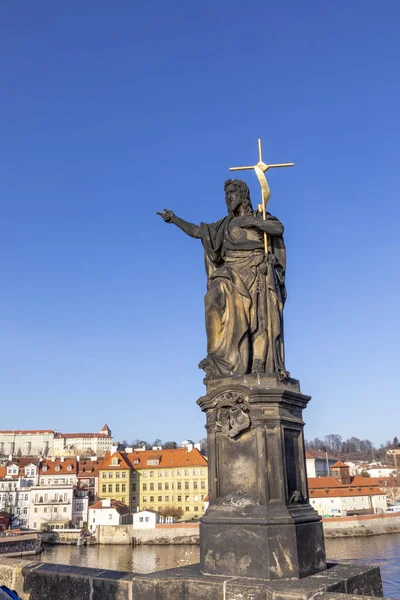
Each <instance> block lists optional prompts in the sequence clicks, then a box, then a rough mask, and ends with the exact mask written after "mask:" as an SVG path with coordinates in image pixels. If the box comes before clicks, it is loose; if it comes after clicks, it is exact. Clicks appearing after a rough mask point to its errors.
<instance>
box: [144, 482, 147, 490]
mask: <svg viewBox="0 0 400 600" xmlns="http://www.w3.org/2000/svg"><path fill="white" fill-rule="evenodd" d="M143 491H144V492H147V483H144V484H143Z"/></svg>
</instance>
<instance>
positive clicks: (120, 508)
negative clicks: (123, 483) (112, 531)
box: [89, 500, 130, 515]
mask: <svg viewBox="0 0 400 600" xmlns="http://www.w3.org/2000/svg"><path fill="white" fill-rule="evenodd" d="M92 508H93V509H95V510H103V509H104V510H109V509H110V508H114V509H115V510H116V511H117V512H118V513H119V514H120V515H127V514H128V513H129V512H130V510H129V507H128V506H127V505H126V504H123V503H122V502H119V500H111V506H103V504H102V502H101V500H100V501H99V502H95V503H94V504H91V505H90V506H89V509H92Z"/></svg>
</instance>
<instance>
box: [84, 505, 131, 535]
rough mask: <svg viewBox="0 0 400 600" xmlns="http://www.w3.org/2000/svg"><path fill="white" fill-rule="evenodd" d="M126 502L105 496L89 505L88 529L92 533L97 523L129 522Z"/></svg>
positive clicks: (120, 523)
mask: <svg viewBox="0 0 400 600" xmlns="http://www.w3.org/2000/svg"><path fill="white" fill-rule="evenodd" d="M131 518H132V517H131V514H130V512H129V508H128V507H127V506H126V504H123V503H122V502H118V500H111V499H110V498H106V499H104V500H100V501H99V502H96V503H95V504H92V505H91V506H89V520H88V525H89V530H90V531H92V532H93V533H94V531H95V530H96V527H97V525H123V524H124V523H129V522H131Z"/></svg>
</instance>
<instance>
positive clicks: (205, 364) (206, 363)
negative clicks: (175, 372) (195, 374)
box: [199, 356, 217, 379]
mask: <svg viewBox="0 0 400 600" xmlns="http://www.w3.org/2000/svg"><path fill="white" fill-rule="evenodd" d="M199 369H203V371H204V373H205V374H206V379H212V378H213V377H215V376H216V375H217V374H216V373H215V371H214V369H213V365H212V364H211V362H210V360H209V358H208V356H207V357H206V358H203V360H201V361H200V362H199Z"/></svg>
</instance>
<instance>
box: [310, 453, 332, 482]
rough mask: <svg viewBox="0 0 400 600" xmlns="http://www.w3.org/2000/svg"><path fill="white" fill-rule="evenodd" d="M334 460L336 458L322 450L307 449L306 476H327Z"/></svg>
mask: <svg viewBox="0 0 400 600" xmlns="http://www.w3.org/2000/svg"><path fill="white" fill-rule="evenodd" d="M336 461H337V458H333V457H332V456H329V455H328V453H327V452H323V451H322V450H307V451H306V469H307V477H328V475H330V469H331V467H332V465H334V464H335V462H336Z"/></svg>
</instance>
